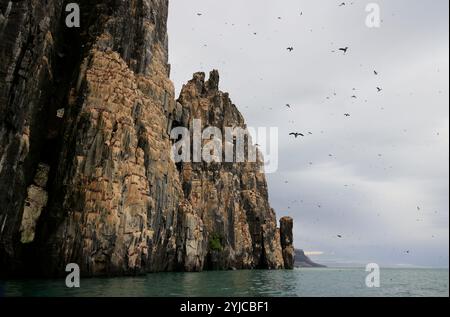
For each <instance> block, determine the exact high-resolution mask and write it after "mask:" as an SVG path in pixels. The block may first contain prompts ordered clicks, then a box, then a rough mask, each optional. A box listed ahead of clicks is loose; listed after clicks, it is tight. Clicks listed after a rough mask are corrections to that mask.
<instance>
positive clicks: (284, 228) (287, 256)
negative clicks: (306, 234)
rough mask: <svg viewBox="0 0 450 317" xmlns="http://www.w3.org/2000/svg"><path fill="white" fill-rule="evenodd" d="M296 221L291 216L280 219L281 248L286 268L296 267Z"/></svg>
mask: <svg viewBox="0 0 450 317" xmlns="http://www.w3.org/2000/svg"><path fill="white" fill-rule="evenodd" d="M293 226H294V221H293V220H292V218H290V217H283V218H281V219H280V236H281V248H282V251H283V261H284V268H285V269H290V270H291V269H293V268H294V260H295V249H294V244H293V243H294V241H293V240H294V239H293V233H292V230H293Z"/></svg>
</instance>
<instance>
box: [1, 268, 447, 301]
mask: <svg viewBox="0 0 450 317" xmlns="http://www.w3.org/2000/svg"><path fill="white" fill-rule="evenodd" d="M367 274H368V273H366V272H365V270H364V269H331V268H327V269H296V270H294V271H230V272H204V273H158V274H149V275H147V276H143V277H126V278H96V279H82V280H81V287H80V288H78V289H68V288H66V287H65V281H64V279H61V280H27V281H6V282H4V281H3V282H1V285H0V287H1V289H2V290H0V291H2V292H3V295H4V296H83V297H85V296H89V297H91V296H119V297H123V296H133V297H135V296H138V297H158V296H163V297H168V296H192V297H203V296H205V297H230V296H234V297H246V296H251V297H264V296H274V297H278V296H284V297H297V296H300V297H311V296H314V297H316V296H320V297H322V296H326V297H336V296H338V297H341V296H352V297H353V296H363V297H372V296H389V297H391V296H400V297H410V296H416V297H421V296H426V297H429V296H430V297H431V296H433V297H434V296H443V297H448V296H449V271H448V269H442V270H440V269H384V270H383V269H382V270H381V287H380V288H372V289H369V288H367V287H366V285H365V278H366V275H367Z"/></svg>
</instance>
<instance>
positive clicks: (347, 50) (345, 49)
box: [197, 2, 439, 255]
mask: <svg viewBox="0 0 450 317" xmlns="http://www.w3.org/2000/svg"><path fill="white" fill-rule="evenodd" d="M352 5H354V2H341V3H339V4H338V7H345V6H352ZM299 14H300V16H304V11H300V12H299ZM202 15H203V13H200V12H199V13H197V16H199V17H201V16H202ZM277 19H278V20H282V19H283V17H281V16H278V17H277ZM226 24H228V23H226ZM231 25H232V26H234V24H231ZM248 26H250V24H248ZM310 31H311V32H312V29H310ZM252 35H254V36H257V35H258V32H256V31H254V32H252ZM332 44H334V43H332ZM241 50H242V49H241ZM285 50H286V52H287V53H288V54H290V53H294V52H295V47H294V46H293V45H289V46H287V47H286V48H285ZM331 52H332V53H341V54H342V57H343V58H345V57H348V56H351V52H352V48H351V47H350V45H343V46H341V47H336V48H335V49H334V50H332V51H331ZM361 66H362V65H361ZM373 76H376V77H380V71H379V70H378V69H373ZM260 80H263V79H262V78H261V79H260ZM352 92H353V93H352V94H351V96H350V95H349V99H350V100H357V99H359V97H360V96H358V91H357V89H356V88H352ZM374 92H376V93H379V94H381V93H383V92H384V90H383V88H382V87H381V86H376V87H374ZM333 96H334V97H336V96H337V93H336V92H334V93H333ZM326 99H327V100H330V99H331V97H330V96H328V97H326ZM362 100H364V98H363V99H362ZM364 101H365V102H367V100H364ZM294 108H295V105H293V104H291V103H286V104H285V110H286V111H291V110H293V109H294ZM270 109H271V110H272V108H270ZM382 109H384V108H382ZM343 116H344V117H345V118H348V119H350V118H352V114H351V113H349V112H346V113H343ZM289 123H294V121H292V120H291V121H289ZM320 133H321V134H323V133H324V131H320ZM311 135H313V133H312V132H310V131H309V132H300V131H292V132H290V133H289V137H292V138H293V140H300V139H302V138H305V137H306V136H311ZM438 135H439V134H438ZM257 146H258V145H257ZM328 156H329V157H330V158H332V157H334V155H333V154H329V155H328ZM382 156H383V155H382V154H378V157H382ZM309 165H313V162H309ZM288 183H289V182H288V181H285V184H288ZM352 186H354V185H352ZM345 187H346V188H348V187H349V185H348V184H346V185H345ZM295 202H297V203H298V201H297V200H296V201H295ZM300 202H301V203H303V200H300ZM290 208H291V207H288V209H290ZM317 208H319V209H320V208H322V205H320V204H317ZM417 211H419V212H420V211H421V208H420V207H417ZM378 216H380V215H378ZM335 237H336V238H338V239H344V238H345V237H344V235H343V234H336V235H335ZM433 238H434V236H433ZM403 252H404V254H407V255H409V254H411V251H410V250H406V251H403Z"/></svg>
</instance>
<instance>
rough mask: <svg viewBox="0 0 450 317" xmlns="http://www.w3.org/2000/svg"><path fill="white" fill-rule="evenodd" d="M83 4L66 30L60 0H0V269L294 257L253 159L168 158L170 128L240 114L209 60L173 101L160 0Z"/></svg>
mask: <svg viewBox="0 0 450 317" xmlns="http://www.w3.org/2000/svg"><path fill="white" fill-rule="evenodd" d="M79 4H80V8H81V13H82V16H81V18H82V20H81V28H79V29H76V28H75V29H69V28H67V27H66V26H65V24H64V19H65V12H64V8H65V7H64V4H63V1H58V0H49V1H46V2H45V3H42V2H41V1H34V0H30V1H17V2H11V1H3V0H1V1H0V12H1V15H0V59H1V61H2V62H1V64H0V206H1V208H0V274H1V275H6V276H12V275H18V276H24V275H26V274H32V275H39V276H40V275H46V276H58V275H62V274H64V268H65V266H66V264H68V263H77V264H79V265H80V268H81V272H82V274H83V275H84V276H99V275H126V274H140V273H146V272H157V271H178V270H182V271H201V270H207V269H244V268H246V269H251V268H264V269H281V268H292V262H293V261H292V258H293V252H292V250H293V247H292V232H291V231H292V225H291V226H289V225H288V226H282V227H281V229H282V231H281V232H280V229H278V228H277V225H276V216H275V213H274V211H273V210H272V209H271V208H270V205H269V201H268V194H267V184H266V180H265V176H264V173H262V172H261V169H260V164H261V163H259V162H253V163H251V162H244V163H237V162H234V163H233V162H232V163H221V164H220V163H214V162H211V163H206V162H201V163H189V162H182V163H179V164H176V163H175V162H174V161H173V160H172V159H171V155H172V151H171V149H172V145H173V143H174V141H175V140H172V139H171V138H170V132H171V129H172V128H173V127H186V128H188V129H192V122H193V120H194V119H200V120H202V125H203V126H202V128H204V127H206V126H209V125H214V126H215V127H219V129H224V128H225V127H226V126H233V127H242V128H245V122H244V119H243V118H242V115H241V114H240V113H239V111H238V110H237V108H236V106H234V105H233V104H232V102H231V100H230V99H229V97H228V94H225V93H222V92H220V91H219V89H218V87H219V75H218V73H217V72H216V71H213V72H212V73H211V75H210V78H209V80H208V81H206V80H205V75H204V74H201V73H199V74H195V75H194V78H193V80H191V81H190V82H189V83H188V84H187V85H185V86H184V88H183V90H182V92H181V94H180V97H179V99H178V101H176V100H175V93H174V87H173V84H172V82H171V81H170V79H169V75H170V66H169V64H168V45H167V43H168V40H167V38H168V37H167V26H166V23H167V15H168V0H140V1H138V0H126V1H113V0H111V1H79ZM248 146H252V145H251V144H249V145H248ZM284 222H288V223H289V219H284V220H283V222H282V223H284ZM288 231H290V232H288ZM282 237H288V239H287V240H286V239H284V240H283V241H285V242H284V244H282V239H281V238H282ZM286 241H288V242H286ZM291 249H292V250H291ZM31 263H32V265H30V264H31ZM30 266H31V267H30Z"/></svg>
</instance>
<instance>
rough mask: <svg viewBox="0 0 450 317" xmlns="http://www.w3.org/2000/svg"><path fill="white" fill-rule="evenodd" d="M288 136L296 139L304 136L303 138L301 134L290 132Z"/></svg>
mask: <svg viewBox="0 0 450 317" xmlns="http://www.w3.org/2000/svg"><path fill="white" fill-rule="evenodd" d="M289 135H292V136H294V137H295V138H296V139H297V138H298V137H299V136H301V137H304V136H305V135H304V134H303V133H298V132H292V133H289Z"/></svg>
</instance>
